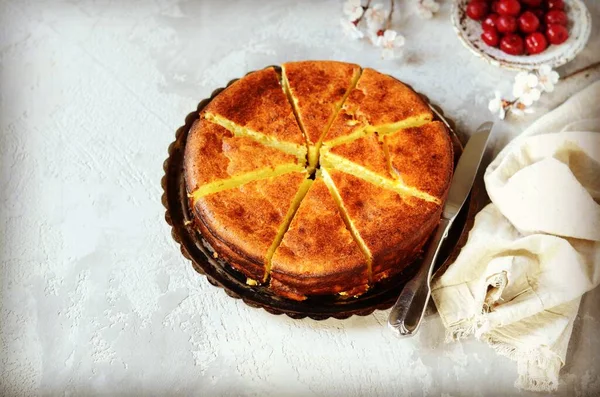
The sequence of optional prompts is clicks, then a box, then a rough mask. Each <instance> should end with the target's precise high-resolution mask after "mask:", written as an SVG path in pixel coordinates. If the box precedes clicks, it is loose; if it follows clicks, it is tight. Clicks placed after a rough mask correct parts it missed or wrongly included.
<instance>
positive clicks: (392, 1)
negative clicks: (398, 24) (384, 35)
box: [385, 0, 394, 30]
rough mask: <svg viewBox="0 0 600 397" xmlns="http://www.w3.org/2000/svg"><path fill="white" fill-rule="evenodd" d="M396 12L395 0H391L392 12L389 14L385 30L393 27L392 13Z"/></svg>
mask: <svg viewBox="0 0 600 397" xmlns="http://www.w3.org/2000/svg"><path fill="white" fill-rule="evenodd" d="M393 13H394V0H390V13H389V14H388V17H387V21H386V23H385V30H388V29H389V28H391V27H392V14H393Z"/></svg>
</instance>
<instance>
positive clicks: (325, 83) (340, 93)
mask: <svg viewBox="0 0 600 397" xmlns="http://www.w3.org/2000/svg"><path fill="white" fill-rule="evenodd" d="M282 69H283V73H284V75H285V76H286V78H287V80H288V82H289V88H290V92H291V94H292V96H293V97H294V98H295V99H296V100H297V104H298V116H299V118H300V121H301V123H302V124H303V126H304V132H305V133H306V136H307V138H308V141H309V142H311V143H316V142H317V141H318V140H319V138H320V137H321V134H322V133H323V132H324V131H325V128H326V126H327V124H328V122H329V120H330V118H331V117H332V116H333V114H334V113H335V112H336V110H337V109H336V103H339V102H340V101H341V100H342V98H343V97H344V95H346V92H347V91H348V90H349V89H350V85H351V84H352V80H353V77H354V76H355V74H356V73H359V71H360V66H358V65H355V64H351V63H344V62H335V61H301V62H289V63H284V64H283V66H282Z"/></svg>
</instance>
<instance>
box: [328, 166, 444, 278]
mask: <svg viewBox="0 0 600 397" xmlns="http://www.w3.org/2000/svg"><path fill="white" fill-rule="evenodd" d="M326 174H327V175H328V176H329V181H330V183H332V184H333V185H334V189H336V194H337V195H339V199H340V200H341V202H342V205H343V209H344V211H345V212H346V214H347V216H348V218H349V221H350V223H351V227H352V228H353V229H355V232H356V233H357V234H358V235H359V236H360V239H361V240H362V242H363V244H364V245H365V246H366V249H367V250H368V252H370V254H371V256H372V260H373V273H374V274H377V273H378V272H380V271H381V268H383V267H385V264H386V263H388V264H389V263H397V262H400V261H401V260H402V259H405V258H407V257H410V255H411V254H412V250H413V248H414V247H415V245H416V244H418V243H419V242H421V240H424V239H426V238H427V236H428V235H429V234H430V233H431V231H432V228H433V227H435V225H436V224H437V222H438V221H439V216H440V210H441V207H440V206H439V205H437V204H434V203H431V202H427V201H424V200H421V199H418V198H415V197H402V196H400V195H399V194H398V193H395V192H393V191H391V190H388V189H384V188H382V187H379V186H377V185H374V184H372V183H370V182H367V181H365V180H363V179H360V178H357V177H355V176H353V175H350V174H347V173H344V172H340V171H336V170H327V171H326Z"/></svg>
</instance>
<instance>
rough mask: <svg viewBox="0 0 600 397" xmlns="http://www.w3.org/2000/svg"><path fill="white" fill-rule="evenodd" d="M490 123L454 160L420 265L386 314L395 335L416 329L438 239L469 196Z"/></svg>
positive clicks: (428, 290)
mask: <svg viewBox="0 0 600 397" xmlns="http://www.w3.org/2000/svg"><path fill="white" fill-rule="evenodd" d="M493 125H494V124H493V123H492V122H486V123H483V124H482V125H480V126H479V128H478V129H477V131H476V132H475V133H474V134H473V135H472V136H471V138H470V139H469V142H467V145H466V146H465V149H464V150H463V152H462V155H461V156H460V159H459V160H458V165H457V166H456V169H455V170H454V175H453V177H452V182H451V184H450V189H449V191H448V196H447V198H446V203H445V204H444V208H443V211H442V218H441V220H440V223H439V224H438V226H437V228H436V230H435V232H434V234H433V237H432V238H431V241H430V242H429V245H428V247H427V250H426V251H425V255H424V256H423V261H422V263H421V267H420V268H419V271H418V272H417V274H416V275H415V277H414V278H413V279H412V280H411V281H409V282H408V283H407V284H406V285H405V286H404V288H403V289H402V292H401V293H400V296H399V297H398V300H397V301H396V303H395V304H394V306H393V307H392V310H391V312H390V315H389V317H388V326H389V327H390V328H391V329H392V331H393V332H394V333H396V335H398V336H412V335H414V334H415V333H416V332H417V330H418V329H419V325H420V324H421V320H422V319H423V315H424V314H425V309H426V308H427V303H428V302H429V298H430V296H431V284H430V283H431V276H432V273H433V269H434V267H435V260H436V259H437V255H438V252H439V250H440V247H441V246H442V242H443V241H444V239H445V238H446V237H447V236H448V231H449V230H450V227H451V226H452V222H453V221H454V218H456V215H458V213H459V211H460V209H461V208H462V206H463V205H464V203H465V201H466V200H467V197H468V196H469V192H470V191H471V187H472V186H473V181H474V180H475V176H476V175H477V171H478V169H479V165H480V164H481V159H482V158H483V154H484V152H485V148H486V147H487V143H488V141H489V137H490V134H491V131H492V127H493Z"/></svg>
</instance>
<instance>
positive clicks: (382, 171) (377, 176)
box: [320, 134, 441, 204]
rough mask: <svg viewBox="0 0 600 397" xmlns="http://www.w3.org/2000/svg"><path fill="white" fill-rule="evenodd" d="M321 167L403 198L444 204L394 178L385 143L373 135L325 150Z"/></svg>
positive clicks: (321, 159)
mask: <svg viewBox="0 0 600 397" xmlns="http://www.w3.org/2000/svg"><path fill="white" fill-rule="evenodd" d="M320 164H321V166H322V167H325V168H326V169H335V170H338V171H343V172H345V173H347V174H351V175H354V176H356V177H358V178H361V179H364V180H365V181H367V182H369V183H372V184H375V185H377V186H380V187H383V188H385V189H389V190H393V191H395V192H396V193H398V194H400V195H402V196H406V197H418V198H420V199H422V200H425V201H430V202H433V203H437V204H439V203H441V200H440V199H439V198H438V197H435V196H432V195H430V194H429V193H427V192H425V191H422V190H419V189H418V188H416V187H415V186H411V185H409V184H407V183H406V181H405V180H404V179H399V178H393V177H392V175H391V173H390V171H389V168H388V162H387V160H386V156H385V153H384V150H383V146H382V143H381V142H379V140H378V137H377V135H376V134H369V135H366V136H364V137H362V138H359V139H356V140H354V141H351V142H347V143H344V144H341V145H339V146H334V147H333V148H329V147H327V146H323V148H322V149H321V155H320ZM417 172H419V170H416V171H415V174H416V173H417Z"/></svg>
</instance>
